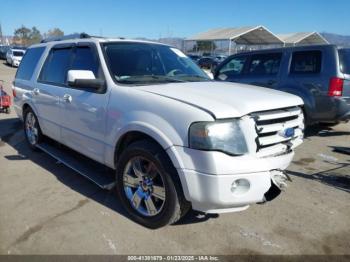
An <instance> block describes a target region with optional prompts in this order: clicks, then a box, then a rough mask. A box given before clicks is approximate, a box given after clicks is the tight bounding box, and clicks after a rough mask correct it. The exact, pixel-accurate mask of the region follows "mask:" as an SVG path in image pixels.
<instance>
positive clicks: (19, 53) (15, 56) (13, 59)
mask: <svg viewBox="0 0 350 262" xmlns="http://www.w3.org/2000/svg"><path fill="white" fill-rule="evenodd" d="M24 53H25V51H24V50H22V49H12V48H10V49H9V50H8V51H7V53H6V62H7V64H9V65H11V66H17V67H18V66H19V64H20V63H21V61H22V57H23V55H24Z"/></svg>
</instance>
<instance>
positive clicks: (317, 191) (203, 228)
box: [0, 60, 350, 254]
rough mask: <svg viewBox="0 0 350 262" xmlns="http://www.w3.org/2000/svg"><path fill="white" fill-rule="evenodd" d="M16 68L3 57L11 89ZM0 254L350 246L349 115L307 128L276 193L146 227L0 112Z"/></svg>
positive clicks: (336, 250) (330, 250) (334, 250)
mask: <svg viewBox="0 0 350 262" xmlns="http://www.w3.org/2000/svg"><path fill="white" fill-rule="evenodd" d="M15 72H16V69H14V68H10V67H8V66H6V65H5V64H3V61H2V60H0V79H3V80H5V81H6V83H5V90H6V91H9V92H10V85H11V81H12V80H13V77H14V74H15ZM0 137H1V139H2V140H1V141H0V254H350V155H345V154H341V153H336V152H333V147H334V146H345V147H346V146H347V147H350V123H349V124H341V125H338V126H336V127H334V128H332V129H327V128H326V129H322V128H321V127H317V128H313V129H312V130H310V131H309V134H308V137H307V138H306V140H305V143H304V144H303V145H302V146H300V147H299V148H298V149H297V152H296V156H295V159H294V162H293V163H292V164H291V165H290V167H289V173H290V175H291V177H292V179H293V182H292V183H290V184H289V187H288V189H287V191H286V192H284V193H283V194H282V195H281V196H280V197H279V198H277V199H275V200H274V201H272V202H269V203H266V204H264V205H252V206H251V207H250V208H249V209H248V210H247V211H244V212H240V213H229V214H221V215H219V216H211V217H201V216H198V215H197V214H196V213H195V212H192V213H191V214H189V215H188V216H187V217H186V218H185V219H184V220H183V221H181V223H179V224H178V225H172V226H168V227H165V228H162V229H159V230H149V229H146V228H144V227H142V226H140V225H138V224H136V223H134V222H133V221H131V220H130V219H129V218H128V217H127V216H126V215H125V213H124V211H123V210H122V209H121V206H120V204H119V203H118V200H117V199H116V197H115V196H114V194H113V193H111V192H107V191H103V190H101V189H99V188H98V187H97V186H95V185H94V184H92V183H90V182H89V181H88V180H86V179H84V178H82V177H80V176H79V175H77V174H76V173H75V172H73V171H72V170H70V169H68V168H66V167H65V166H63V165H62V164H57V163H56V161H55V160H53V159H52V158H51V157H49V156H48V155H46V154H45V153H33V152H31V151H30V150H29V148H28V147H27V146H26V144H25V142H24V136H23V132H22V126H21V123H20V122H19V120H18V118H17V117H16V115H15V113H14V112H13V113H11V114H9V115H6V114H3V113H1V114H0Z"/></svg>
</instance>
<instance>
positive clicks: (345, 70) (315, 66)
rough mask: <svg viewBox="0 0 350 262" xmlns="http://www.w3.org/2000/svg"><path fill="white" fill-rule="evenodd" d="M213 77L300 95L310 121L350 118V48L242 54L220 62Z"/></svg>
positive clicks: (324, 47) (316, 48)
mask: <svg viewBox="0 0 350 262" xmlns="http://www.w3.org/2000/svg"><path fill="white" fill-rule="evenodd" d="M214 78H215V79H216V80H221V81H230V82H238V83H247V84H253V85H258V86H263V87H268V88H271V89H275V90H280V91H285V92H288V93H291V94H295V95H298V96H300V97H301V98H302V99H303V101H304V104H305V105H304V110H305V114H306V121H307V123H308V124H314V123H318V122H325V123H329V124H336V123H338V122H339V121H348V120H349V119H350V49H338V48H337V47H336V46H335V45H320V46H298V47H287V48H279V49H271V50H259V51H253V52H249V53H240V54H236V55H233V56H230V57H229V58H228V59H226V60H225V61H224V62H223V63H222V64H220V65H219V66H218V67H217V68H216V70H215V73H214Z"/></svg>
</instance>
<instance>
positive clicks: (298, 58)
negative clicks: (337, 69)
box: [290, 51, 322, 74]
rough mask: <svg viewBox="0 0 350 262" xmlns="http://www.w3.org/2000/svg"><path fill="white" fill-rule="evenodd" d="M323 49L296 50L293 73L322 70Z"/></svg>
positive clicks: (291, 71)
mask: <svg viewBox="0 0 350 262" xmlns="http://www.w3.org/2000/svg"><path fill="white" fill-rule="evenodd" d="M321 61H322V53H321V51H299V52H294V53H293V57H292V64H291V68H290V73H292V74H317V73H320V72H321Z"/></svg>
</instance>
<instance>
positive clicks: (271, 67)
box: [248, 53, 282, 76]
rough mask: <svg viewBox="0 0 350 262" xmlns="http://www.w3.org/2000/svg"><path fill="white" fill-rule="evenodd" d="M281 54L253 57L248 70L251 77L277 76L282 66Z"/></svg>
mask: <svg viewBox="0 0 350 262" xmlns="http://www.w3.org/2000/svg"><path fill="white" fill-rule="evenodd" d="M281 57H282V54H281V53H271V54H257V55H253V56H252V58H251V60H250V63H249V68H248V74H249V75H257V76H258V75H260V76H261V75H275V74H277V73H278V71H279V68H280V64H281Z"/></svg>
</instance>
